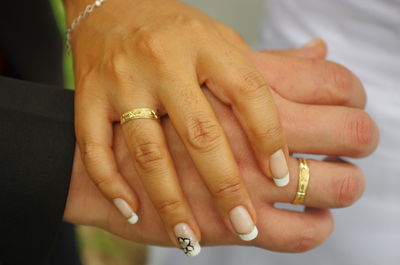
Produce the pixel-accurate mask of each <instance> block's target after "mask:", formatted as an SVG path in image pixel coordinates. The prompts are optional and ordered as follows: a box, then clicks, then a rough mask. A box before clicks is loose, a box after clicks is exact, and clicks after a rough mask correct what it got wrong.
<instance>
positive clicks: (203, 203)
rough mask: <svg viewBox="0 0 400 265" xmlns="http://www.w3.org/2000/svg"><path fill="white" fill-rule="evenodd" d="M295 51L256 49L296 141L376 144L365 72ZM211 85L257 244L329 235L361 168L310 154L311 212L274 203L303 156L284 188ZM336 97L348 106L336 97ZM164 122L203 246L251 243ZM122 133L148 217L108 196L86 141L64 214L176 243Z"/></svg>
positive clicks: (306, 243) (288, 193)
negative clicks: (224, 213) (91, 170)
mask: <svg viewBox="0 0 400 265" xmlns="http://www.w3.org/2000/svg"><path fill="white" fill-rule="evenodd" d="M319 49H320V48H319ZM297 54H298V51H291V52H287V51H285V52H265V53H253V54H250V55H249V56H251V57H252V59H253V62H254V63H255V64H256V65H257V66H258V68H259V69H260V71H262V72H263V73H264V74H265V76H266V77H267V79H269V80H270V84H271V86H272V87H273V88H274V90H275V93H274V97H275V100H276V103H277V105H278V109H279V112H280V115H281V122H282V124H283V127H284V129H285V131H286V133H287V138H288V140H289V141H288V142H289V149H290V150H291V151H293V152H302V153H318V154H328V155H342V156H353V157H357V156H364V155H367V154H369V153H370V152H372V151H373V150H374V148H375V147H376V144H377V142H378V131H377V128H376V126H375V124H374V123H373V121H372V120H371V119H370V117H369V116H368V115H367V114H366V113H365V112H364V111H362V110H361V109H359V108H361V107H363V106H364V104H365V95H364V92H363V89H362V86H361V84H360V83H359V81H358V79H357V78H356V77H355V76H354V75H352V74H351V73H350V72H349V71H348V70H346V69H345V68H343V67H342V66H339V65H336V64H332V63H329V62H326V61H323V60H322V59H320V58H319V57H322V55H320V54H321V53H319V55H316V56H303V58H300V57H299V56H297ZM293 55H294V56H293ZM310 57H313V58H310ZM204 92H205V94H206V95H207V97H208V99H209V101H210V102H211V103H212V105H213V107H214V109H215V112H216V113H217V117H218V119H219V121H220V123H221V125H222V126H223V128H224V130H225V132H227V137H228V140H229V142H230V144H231V147H232V150H233V152H234V155H235V158H236V161H237V162H238V164H239V165H240V169H241V172H242V174H243V176H244V180H245V184H246V187H247V188H248V190H249V191H250V195H251V199H252V201H253V203H254V205H255V208H256V210H257V216H258V221H257V226H258V228H259V231H260V235H259V237H258V238H257V239H256V240H255V241H252V242H251V244H255V245H257V246H259V247H262V248H266V249H270V250H276V251H288V252H298V251H305V250H308V249H310V248H313V247H315V246H317V245H318V244H320V243H321V242H323V241H324V240H325V239H326V238H327V236H328V235H329V234H330V233H331V231H332V228H333V220H332V217H331V215H330V213H329V210H327V209H328V208H335V207H343V206H349V205H351V204H352V203H354V202H355V201H356V200H357V199H358V198H359V196H360V195H361V194H362V192H363V189H364V178H363V175H362V172H361V171H360V170H359V169H358V168H357V167H355V166H354V165H351V164H349V163H345V162H326V161H309V166H310V171H311V172H310V173H311V180H310V186H309V190H308V194H307V197H306V200H305V203H304V204H305V205H306V206H308V207H312V208H306V210H305V212H292V211H287V210H281V209H277V208H275V207H274V203H275V202H287V203H289V202H291V201H292V200H293V198H294V195H295V192H296V189H297V176H298V164H297V161H296V160H295V159H294V158H293V159H291V160H290V161H289V166H290V175H291V176H292V178H293V179H292V181H291V183H290V184H289V185H288V186H287V187H284V188H278V187H275V186H274V185H273V183H272V182H271V180H269V179H266V178H265V177H264V176H263V174H262V171H261V170H260V168H259V167H258V166H257V163H256V162H255V157H254V154H253V152H252V151H251V147H250V145H249V143H248V140H247V139H246V136H245V134H244V132H243V130H242V129H241V127H240V125H239V123H238V122H237V121H236V119H235V117H234V115H233V114H232V112H231V110H230V109H229V108H227V107H226V105H224V104H222V103H221V102H220V101H218V100H217V99H216V98H215V97H213V96H212V95H211V93H209V92H208V91H207V90H204ZM337 104H340V105H342V106H334V105H337ZM163 128H164V131H165V134H166V136H167V141H168V144H169V148H170V150H171V153H172V156H173V159H174V162H175V166H176V168H177V173H178V175H179V177H180V182H181V185H182V187H183V189H184V192H185V196H186V198H187V199H188V201H189V203H190V206H191V207H192V209H193V211H194V213H195V217H196V219H197V220H198V222H199V225H200V227H201V232H202V245H215V244H246V243H245V242H243V241H241V240H239V239H238V238H237V237H235V236H234V235H232V234H231V233H230V232H229V231H228V229H227V228H226V226H225V224H224V223H223V221H222V220H221V218H220V217H219V215H218V214H217V211H216V208H215V206H214V204H213V198H212V196H211V195H210V193H209V191H208V190H207V188H206V186H205V185H204V183H203V182H202V180H201V178H200V177H199V176H198V173H197V171H196V169H195V167H194V165H193V163H192V161H191V159H190V157H189V155H188V154H187V151H186V149H185V147H184V145H183V144H182V142H181V140H180V138H179V137H178V136H177V134H176V132H175V130H174V128H173V127H172V125H171V123H170V121H169V120H168V119H164V120H163ZM115 135H116V137H115V141H114V150H115V152H116V154H117V160H118V166H119V169H120V171H121V172H122V173H123V175H124V177H125V179H126V180H127V181H128V182H129V184H130V186H131V187H132V189H134V190H135V191H136V192H137V194H138V196H139V198H140V205H141V207H140V209H139V214H140V216H141V220H140V221H139V223H137V224H136V225H130V224H128V223H127V222H126V220H125V219H123V218H122V217H121V216H120V214H119V213H118V212H117V211H116V210H115V208H114V207H113V206H112V205H111V204H110V203H109V202H108V201H107V200H106V199H104V197H103V196H102V195H101V194H100V192H99V191H98V189H97V188H96V186H95V185H94V184H93V182H92V181H91V180H90V178H89V177H88V176H87V175H86V173H85V170H84V167H83V165H82V162H81V160H80V154H79V150H77V151H76V157H75V164H74V170H73V176H72V182H71V187H70V193H69V196H68V201H67V208H66V210H65V215H64V218H65V220H66V221H69V222H73V223H79V224H86V225H95V226H98V227H101V228H104V229H106V230H108V231H110V232H112V233H115V234H117V235H120V236H122V237H125V238H127V239H131V240H135V241H138V242H143V243H150V244H159V245H170V241H169V238H168V235H167V233H166V232H165V229H164V227H163V225H162V222H161V221H160V218H159V216H158V215H157V211H156V208H155V207H154V206H153V205H152V204H151V202H150V200H149V198H148V197H147V195H146V193H145V191H144V188H143V185H142V183H141V182H140V180H139V178H138V176H137V175H136V173H135V170H134V168H133V165H132V162H131V158H130V156H129V153H128V150H127V149H126V147H125V143H124V141H123V138H122V135H121V132H120V128H119V127H118V126H117V127H115ZM176 203H179V202H166V204H165V205H164V206H163V207H174V204H176ZM317 208H319V209H317ZM158 210H160V208H159V209H158ZM161 210H162V209H161Z"/></svg>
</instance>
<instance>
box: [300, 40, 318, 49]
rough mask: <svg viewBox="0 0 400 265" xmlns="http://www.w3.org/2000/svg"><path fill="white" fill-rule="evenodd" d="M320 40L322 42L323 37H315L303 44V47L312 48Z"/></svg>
mask: <svg viewBox="0 0 400 265" xmlns="http://www.w3.org/2000/svg"><path fill="white" fill-rule="evenodd" d="M320 42H321V39H314V40H312V41H310V42H307V43H306V44H304V45H303V46H301V48H312V47H314V46H317V45H318V44H319V43H320Z"/></svg>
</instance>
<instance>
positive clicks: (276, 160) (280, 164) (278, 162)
mask: <svg viewBox="0 0 400 265" xmlns="http://www.w3.org/2000/svg"><path fill="white" fill-rule="evenodd" d="M269 161H270V167H271V172H272V176H273V178H274V181H275V185H276V186H278V187H283V186H286V185H287V184H289V169H288V165H287V162H286V157H285V154H284V153H283V151H282V149H280V150H278V151H276V152H275V153H274V154H273V155H272V156H271V157H270V160H269Z"/></svg>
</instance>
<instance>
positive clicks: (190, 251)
mask: <svg viewBox="0 0 400 265" xmlns="http://www.w3.org/2000/svg"><path fill="white" fill-rule="evenodd" d="M174 232H175V236H176V238H177V240H178V243H179V245H180V246H181V249H182V250H183V252H185V254H186V256H188V257H194V256H197V255H199V253H200V250H201V247H200V244H199V241H198V240H197V239H196V236H195V235H194V233H193V231H192V229H190V226H189V225H187V224H185V223H180V224H177V225H175V227H174Z"/></svg>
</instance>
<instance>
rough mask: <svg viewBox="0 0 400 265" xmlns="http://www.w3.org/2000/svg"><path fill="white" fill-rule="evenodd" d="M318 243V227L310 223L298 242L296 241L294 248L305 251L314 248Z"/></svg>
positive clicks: (297, 250)
mask: <svg viewBox="0 0 400 265" xmlns="http://www.w3.org/2000/svg"><path fill="white" fill-rule="evenodd" d="M316 244H317V231H316V227H315V226H314V225H312V224H308V225H307V226H306V227H305V228H304V229H303V230H302V231H301V233H300V234H299V237H298V238H297V240H296V242H295V243H294V250H295V251H296V252H305V251H307V250H310V249H312V248H313V247H314V246H315V245H316Z"/></svg>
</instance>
